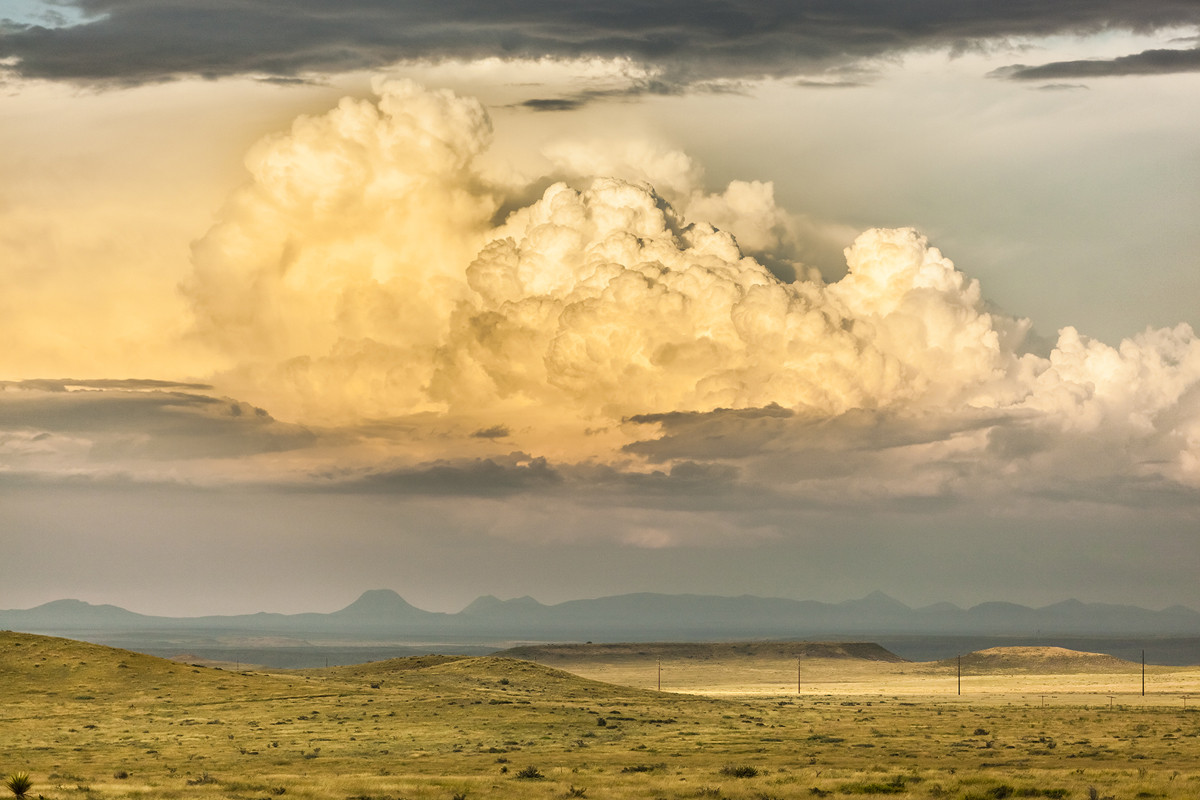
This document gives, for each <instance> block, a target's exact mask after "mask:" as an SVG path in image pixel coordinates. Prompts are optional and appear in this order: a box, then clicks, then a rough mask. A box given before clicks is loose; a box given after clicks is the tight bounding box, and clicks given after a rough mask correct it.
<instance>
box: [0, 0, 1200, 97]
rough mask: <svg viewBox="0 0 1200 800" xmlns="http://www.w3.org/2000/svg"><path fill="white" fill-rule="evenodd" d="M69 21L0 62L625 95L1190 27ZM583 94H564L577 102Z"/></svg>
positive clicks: (409, 16)
mask: <svg viewBox="0 0 1200 800" xmlns="http://www.w3.org/2000/svg"><path fill="white" fill-rule="evenodd" d="M73 5H74V7H75V8H77V9H78V12H79V16H81V17H82V19H81V20H80V21H79V24H75V25H71V26H67V27H44V26H40V25H33V24H20V25H12V26H9V27H8V28H7V29H5V30H0V59H8V60H9V63H11V64H13V65H14V66H13V67H12V68H13V69H14V70H15V71H16V72H17V73H18V74H20V75H23V76H26V77H33V78H49V79H52V80H69V81H76V82H84V83H116V84H136V83H147V82H155V81H162V80H170V79H173V78H177V77H180V76H202V77H204V78H219V77H223V76H229V75H260V76H266V77H269V78H276V79H277V78H304V77H306V76H308V75H311V74H313V73H329V72H338V71H347V70H359V69H371V68H379V67H383V66H386V65H388V64H392V63H395V62H397V61H399V60H404V59H429V60H440V59H445V58H463V59H471V58H479V57H485V56H499V57H503V58H539V57H542V56H552V57H566V58H574V57H581V56H582V57H586V56H599V57H604V58H611V57H623V58H631V59H635V60H637V61H638V62H641V63H644V64H648V65H652V66H653V67H654V73H655V75H656V78H655V79H654V81H653V82H650V83H646V82H639V83H638V84H636V85H635V87H634V90H635V91H650V92H658V93H663V92H670V91H674V90H677V88H678V87H680V86H687V85H692V84H695V83H697V82H706V81H711V80H713V79H722V78H725V79H727V78H734V79H737V78H746V77H750V78H754V77H761V76H765V75H775V76H795V75H802V74H810V75H817V76H819V77H823V76H825V75H826V74H827V71H828V70H829V69H831V68H838V67H844V66H846V65H861V64H863V63H870V62H872V61H877V60H879V59H881V58H885V57H892V56H895V55H898V54H901V53H904V52H906V51H913V50H928V49H934V48H940V49H946V50H952V51H958V52H961V51H963V50H966V49H969V48H972V47H979V46H982V45H984V44H986V43H988V42H993V41H998V40H1004V39H1022V38H1030V37H1044V36H1051V35H1061V34H1076V33H1095V32H1099V31H1105V30H1111V29H1121V30H1133V31H1149V30H1155V29H1159V28H1163V27H1168V26H1183V25H1194V24H1196V23H1197V22H1198V21H1200V12H1198V11H1197V9H1196V7H1195V5H1194V4H1190V3H1181V2H1177V0H1118V1H1117V2H1106V3H1098V2H1095V0H1060V2H1055V3H1040V4H1013V3H985V2H971V3H964V2H960V1H959V0H933V1H932V2H922V3H905V2H865V3H832V4H831V3H828V2H822V1H821V0H767V1H766V2H761V1H760V2H745V1H744V0H719V2H712V3H706V4H705V5H704V6H703V7H697V6H696V5H695V4H694V3H686V2H682V0H665V1H662V2H655V3H649V4H647V3H623V4H615V5H606V6H604V7H603V8H597V7H592V6H588V5H579V4H573V3H554V2H546V0H520V1H519V2H511V3H503V4H496V3H489V2H481V1H480V0H447V1H446V2H439V3H426V2H420V1H419V0H404V1H403V2H396V3H387V4H380V3H375V2H370V0H337V1H336V2H334V1H333V0H307V2H303V3H292V4H288V5H287V6H286V7H284V6H281V5H280V4H278V3H274V2H268V0H213V1H212V2H207V3H202V4H194V3H191V4H174V3H164V2H162V1H161V0H76V1H75V2H74V4H73ZM587 99H588V98H586V97H583V98H575V100H577V101H578V100H582V101H586V100H587Z"/></svg>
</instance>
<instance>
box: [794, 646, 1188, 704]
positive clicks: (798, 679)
mask: <svg viewBox="0 0 1200 800" xmlns="http://www.w3.org/2000/svg"><path fill="white" fill-rule="evenodd" d="M803 660H804V659H803V658H801V657H800V656H796V694H800V663H801V662H802V661H803ZM1184 705H1185V706H1186V705H1187V704H1186V703H1184Z"/></svg>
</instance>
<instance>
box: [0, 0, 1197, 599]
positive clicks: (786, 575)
mask: <svg viewBox="0 0 1200 800" xmlns="http://www.w3.org/2000/svg"><path fill="white" fill-rule="evenodd" d="M1198 100H1200V5H1197V4H1195V3H1190V2H1180V1H1179V0H1136V1H1135V0H1123V1H1120V0H1119V1H1117V2H1103V3H1102V2H1098V0H1066V1H1065V2H1055V3H1044V4H1038V3H1032V4H1031V3H1018V2H982V1H980V2H975V1H974V0H970V1H967V2H964V1H963V0H933V2H922V3H911V2H883V1H882V0H876V1H868V0H845V1H844V2H834V3H830V2H823V1H822V0H797V1H796V2H785V1H784V0H777V1H771V2H755V3H750V2H738V1H737V0H718V2H713V3H707V4H699V5H697V4H693V3H687V4H684V3H679V2H676V1H675V0H667V2H655V3H639V2H626V3H608V4H592V5H589V4H583V5H580V4H576V3H545V2H540V0H516V2H511V3H502V4H495V3H477V2H473V0H450V2H440V3H436V4H430V3H423V2H417V1H416V0H411V1H401V2H395V3H387V4H379V3H375V2H366V1H365V0H336V2H335V1H334V0H304V1H303V2H296V3H287V4H280V3H272V2H265V0H208V1H207V2H190V3H189V2H166V0H74V1H73V2H71V1H68V0H55V1H54V2H49V0H47V1H46V2H41V1H39V0H16V2H12V0H9V2H6V3H5V4H4V6H3V9H2V10H0V120H3V122H2V123H0V340H2V341H3V342H4V346H3V347H2V348H0V537H2V545H3V558H2V559H0V608H3V609H11V608H27V607H30V606H34V605H37V604H39V603H44V602H47V601H50V600H55V599H58V598H64V597H72V598H79V599H82V600H86V601H89V602H93V603H113V604H116V605H120V606H123V607H125V608H129V609H131V610H134V611H139V612H142V613H147V614H171V615H192V614H197V615H198V614H209V613H240V612H252V611H258V610H265V611H280V612H296V611H328V610H333V609H336V608H340V607H342V606H345V605H347V604H348V603H350V602H351V601H353V600H354V599H355V598H356V597H358V595H359V594H360V593H361V592H362V591H363V590H364V589H372V588H389V589H394V590H395V591H397V592H399V593H400V594H401V595H402V596H403V597H404V598H405V599H407V600H408V601H409V602H411V603H413V604H414V605H417V606H420V607H422V608H425V609H429V610H439V611H457V610H459V609H461V608H462V607H464V606H465V605H467V604H468V603H469V602H470V601H471V600H473V599H474V598H475V597H477V596H479V595H483V594H493V595H497V596H499V597H502V598H509V597H515V596H520V595H532V596H533V597H535V598H537V599H538V600H540V601H542V602H546V603H554V602H561V601H564V600H569V599H574V598H582V597H596V596H601V595H611V594H619V593H624V592H635V591H653V592H667V593H685V592H690V593H708V594H721V595H739V594H754V595H761V596H778V597H789V598H803V599H818V600H827V601H838V600H845V599H849V598H854V597H861V596H863V595H866V594H868V593H869V592H872V591H875V590H881V591H884V592H886V593H888V594H890V595H892V596H894V597H896V598H898V599H899V600H901V601H903V602H905V603H908V604H911V605H914V606H915V605H922V604H928V603H933V602H937V601H943V600H945V601H950V602H953V603H957V604H960V605H970V604H973V603H978V602H981V601H985V600H1009V601H1014V602H1020V603H1025V604H1028V605H1038V604H1048V603H1052V602H1055V601H1059V600H1063V599H1066V598H1070V597H1075V598H1078V599H1080V600H1084V601H1099V602H1118V603H1136V604H1139V605H1143V606H1147V607H1153V608H1161V607H1165V606H1170V605H1172V604H1183V605H1189V606H1192V607H1200V583H1197V581H1196V579H1195V578H1196V575H1197V574H1200V538H1198V537H1200V339H1198V338H1197V335H1196V332H1195V329H1196V328H1197V327H1200V257H1198V256H1197V253H1200V225H1198V224H1197V220H1200V102H1198Z"/></svg>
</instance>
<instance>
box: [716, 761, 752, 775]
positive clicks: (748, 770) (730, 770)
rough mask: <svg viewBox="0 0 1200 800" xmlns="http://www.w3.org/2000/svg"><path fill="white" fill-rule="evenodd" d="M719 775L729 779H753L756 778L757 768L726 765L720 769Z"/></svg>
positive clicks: (744, 765)
mask: <svg viewBox="0 0 1200 800" xmlns="http://www.w3.org/2000/svg"><path fill="white" fill-rule="evenodd" d="M721 774H722V775H726V776H728V777H730V778H755V777H757V776H758V767H751V766H749V765H747V764H742V765H740V766H739V765H736V764H726V765H725V766H723V767H721Z"/></svg>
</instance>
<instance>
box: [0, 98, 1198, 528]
mask: <svg viewBox="0 0 1200 800" xmlns="http://www.w3.org/2000/svg"><path fill="white" fill-rule="evenodd" d="M375 90H376V95H377V96H376V97H374V98H370V99H356V98H346V99H343V100H342V101H341V102H339V103H338V104H337V105H336V107H334V108H333V109H332V110H329V111H327V112H325V113H322V114H317V115H303V116H300V117H298V118H297V119H296V120H295V121H294V122H293V124H292V125H291V127H290V129H288V130H286V131H284V132H281V133H278V134H275V135H272V136H269V137H267V138H265V139H263V140H261V141H260V142H259V143H258V144H257V145H255V146H254V147H253V148H252V149H251V151H250V153H249V154H248V156H247V159H246V164H247V167H248V169H249V173H250V180H249V181H248V182H247V183H246V184H245V185H244V186H243V187H242V188H240V189H238V190H237V191H236V192H235V193H234V194H233V195H232V196H231V197H230V198H229V199H228V201H227V202H226V204H225V205H224V207H223V209H222V210H221V212H220V214H219V217H218V220H217V222H216V223H215V224H214V225H213V226H212V227H211V228H210V229H209V230H208V232H207V233H206V234H204V235H203V236H202V237H200V238H199V239H198V240H197V241H196V242H195V243H194V245H193V248H192V253H191V271H190V274H189V275H188V276H187V277H186V278H185V279H184V280H183V281H182V282H181V284H182V297H183V299H184V300H185V301H186V303H187V308H188V311H189V313H190V317H188V316H187V315H181V316H179V319H177V320H176V321H175V323H174V325H175V326H177V327H179V328H186V331H185V333H183V334H182V335H180V336H178V337H177V338H174V339H171V337H167V338H168V340H170V341H174V342H175V343H176V344H175V345H174V346H176V347H178V348H179V350H178V352H180V353H185V352H186V353H188V354H189V359H190V360H189V361H188V363H190V364H193V365H207V364H218V365H219V366H218V367H217V368H215V369H207V370H206V374H205V375H204V376H203V379H204V380H205V381H206V382H207V383H210V384H211V387H208V386H204V387H198V386H193V387H192V388H190V389H188V391H187V392H186V394H185V395H180V394H179V393H178V392H174V391H173V390H169V389H166V388H163V387H151V389H149V390H147V389H145V388H142V389H139V390H138V391H137V392H136V393H135V392H131V390H130V387H129V386H128V385H122V386H120V387H109V386H104V385H101V384H98V383H95V382H92V383H90V384H87V385H86V386H85V387H84V388H86V389H87V390H88V392H89V394H88V395H87V396H86V397H84V396H82V395H80V396H73V395H72V393H73V392H77V391H78V388H79V387H75V388H73V389H72V388H71V387H67V389H64V390H62V391H60V392H59V393H58V394H53V395H46V394H45V392H44V389H41V388H39V387H37V386H33V385H30V384H28V383H13V384H10V385H8V387H7V389H6V390H5V392H4V393H3V396H0V405H3V406H4V407H5V408H6V409H7V411H6V412H5V413H6V414H7V415H8V417H9V418H10V422H11V424H10V425H9V429H10V430H11V431H12V432H11V433H10V434H8V435H6V438H5V439H4V440H3V442H0V452H2V453H6V454H7V455H6V460H7V461H6V463H7V464H8V467H9V468H10V469H13V470H21V469H34V470H35V471H36V465H37V464H42V465H49V466H45V469H46V470H49V471H53V470H55V469H62V468H63V467H62V465H63V464H66V463H68V462H72V460H73V459H74V460H75V461H76V462H78V461H79V460H81V459H82V460H89V459H90V460H92V461H96V460H97V459H98V460H108V461H110V462H113V463H117V464H119V465H120V468H121V469H128V470H130V471H131V472H133V473H136V474H159V475H162V474H163V473H162V472H161V471H157V470H158V467H157V466H154V465H151V466H149V467H148V466H146V465H147V464H149V463H150V462H154V463H155V464H160V463H161V462H162V460H163V459H164V458H166V455H167V454H168V453H171V452H175V453H178V454H179V458H180V459H185V460H186V459H190V460H191V461H192V463H193V465H194V464H195V462H197V460H203V461H204V462H205V463H204V464H202V465H201V466H199V467H196V466H193V467H190V468H188V469H186V470H183V471H182V472H180V473H179V474H181V475H186V476H187V477H188V479H189V480H203V479H204V475H206V474H207V475H209V476H210V478H211V476H217V475H223V476H224V477H225V479H231V480H241V479H244V478H246V477H247V476H258V477H260V478H261V477H265V478H266V479H269V480H274V479H280V480H284V479H286V480H295V479H297V478H298V477H299V478H302V479H303V480H315V481H317V482H325V483H327V484H329V485H331V486H336V487H342V488H347V489H349V488H354V487H357V488H358V489H360V490H363V491H382V490H385V489H387V488H388V487H391V489H392V490H395V491H403V492H414V491H420V490H423V489H422V487H424V489H426V490H429V491H434V490H435V489H436V490H437V492H442V491H447V490H445V489H444V488H437V487H445V486H448V485H449V484H450V483H454V482H456V481H458V482H460V483H463V484H464V485H466V488H465V489H464V491H470V487H471V486H472V485H476V484H478V487H477V488H479V491H481V492H484V493H488V492H497V491H501V490H502V491H504V492H525V491H538V492H557V491H567V490H565V489H563V488H562V487H564V486H565V487H575V486H588V487H591V488H593V489H595V490H596V491H597V492H599V493H600V494H601V495H605V494H607V493H611V492H615V491H616V489H614V487H616V486H621V487H623V489H622V491H625V490H628V492H629V493H628V494H627V496H625V498H624V500H623V502H630V503H633V504H635V505H636V504H638V503H642V502H646V503H651V504H653V503H657V502H658V500H657V499H653V500H650V499H646V498H658V497H661V496H662V493H661V492H660V489H661V490H662V491H665V492H667V493H668V494H669V493H671V492H682V493H692V494H697V495H699V494H703V495H706V496H710V497H711V496H715V492H714V489H713V487H714V486H715V485H717V484H720V485H723V486H725V487H740V488H738V491H745V492H750V493H751V494H754V493H755V492H767V494H768V495H769V496H770V497H772V498H775V499H774V500H772V501H771V502H785V501H784V500H780V498H792V499H793V500H796V499H805V501H808V500H811V499H813V498H816V497H820V498H821V500H822V502H839V500H838V498H841V501H844V502H859V501H861V500H862V499H864V498H872V497H873V498H897V497H922V498H936V497H956V496H966V495H973V496H984V495H994V496H1001V495H1003V494H1005V493H1006V492H1010V491H1014V490H1015V491H1020V492H1026V493H1037V492H1040V491H1043V490H1044V489H1045V488H1046V486H1047V485H1049V484H1054V485H1059V486H1067V487H1068V488H1067V491H1068V492H1082V491H1083V490H1082V489H1080V488H1079V487H1081V486H1084V485H1086V487H1088V488H1087V492H1090V493H1091V494H1092V495H1097V494H1100V495H1106V496H1109V497H1118V496H1120V492H1119V491H1115V490H1114V489H1113V487H1116V486H1123V487H1126V488H1129V487H1134V489H1133V490H1135V491H1138V490H1140V489H1139V488H1138V487H1143V488H1144V487H1153V488H1155V490H1160V489H1161V488H1162V487H1173V488H1174V489H1179V490H1182V491H1190V490H1191V489H1194V488H1195V487H1197V486H1200V457H1198V452H1200V341H1198V340H1197V338H1196V336H1195V335H1194V333H1193V332H1192V330H1191V329H1190V328H1188V327H1187V326H1186V325H1181V326H1179V327H1177V328H1174V329H1169V330H1148V331H1147V332H1145V333H1144V334H1142V335H1140V336H1138V337H1134V338H1133V339H1130V340H1127V341H1125V342H1123V343H1121V344H1120V345H1119V346H1117V347H1111V346H1109V345H1106V344H1103V343H1101V342H1097V341H1093V340H1089V339H1087V338H1086V337H1083V336H1081V335H1080V334H1078V333H1077V332H1075V330H1074V329H1071V328H1067V329H1064V330H1063V331H1062V333H1061V335H1060V337H1059V339H1058V342H1057V344H1056V345H1055V346H1054V347H1053V348H1052V349H1051V352H1050V353H1049V355H1048V356H1047V357H1043V356H1040V355H1037V354H1034V353H1032V352H1029V349H1028V347H1027V345H1026V341H1025V340H1026V336H1027V334H1028V330H1029V325H1028V323H1027V322H1026V321H1024V320H1020V319H1015V318H1012V317H1008V316H1004V315H1002V314H998V313H996V312H995V311H993V310H992V309H991V308H990V307H989V306H988V305H987V303H986V302H985V299H984V297H983V292H982V290H981V287H980V285H979V284H978V282H976V281H974V280H972V279H970V278H968V277H967V276H966V275H965V274H964V273H963V272H962V271H960V270H959V269H958V268H956V266H955V265H954V264H953V263H952V262H951V261H950V260H949V259H948V258H946V257H945V256H944V255H943V254H942V253H941V252H940V251H939V250H938V249H937V248H935V247H933V246H931V245H930V244H929V242H928V241H927V240H926V238H925V237H924V236H922V235H921V234H919V233H918V232H916V231H914V230H912V229H908V228H901V229H871V230H868V231H866V232H863V233H861V234H860V235H858V236H857V238H855V239H854V242H853V244H852V245H851V246H850V247H849V248H847V249H846V250H845V262H846V266H845V273H844V275H841V276H840V277H836V279H834V278H832V277H830V278H823V277H822V275H821V274H820V272H819V271H817V270H816V269H813V268H812V267H811V266H810V265H808V264H806V263H805V259H804V254H805V252H806V248H809V247H811V246H812V243H813V242H814V241H815V240H822V238H824V239H825V240H826V243H827V241H828V240H830V239H832V238H835V237H836V236H838V235H841V232H840V231H834V230H832V229H830V228H827V227H823V226H822V225H820V224H817V223H814V222H812V221H809V220H805V219H804V218H802V217H798V216H796V215H793V214H790V213H788V212H787V211H786V210H785V209H783V208H781V207H780V206H779V205H778V204H777V203H776V200H775V195H774V187H773V186H772V184H771V183H769V182H766V181H732V182H730V183H729V184H727V185H726V186H724V187H722V188H719V189H718V190H716V191H713V190H710V189H709V188H708V187H706V185H705V176H704V171H703V168H702V167H701V165H699V164H697V163H696V162H695V161H693V160H692V159H691V158H689V157H688V156H686V155H685V154H683V153H680V152H677V151H673V150H670V149H669V148H664V147H661V146H656V145H651V144H649V143H646V142H642V141H637V140H628V141H625V142H622V143H613V142H611V141H609V142H580V141H573V142H571V141H561V142H558V143H557V144H555V145H554V146H552V147H551V148H549V149H548V151H547V152H546V156H547V162H546V163H547V164H548V165H549V166H548V167H547V169H546V172H545V174H543V175H537V176H526V177H525V178H522V179H518V178H515V177H512V176H515V175H517V174H518V172H517V171H516V170H511V169H505V168H503V166H502V165H498V164H497V163H496V161H495V160H494V159H493V160H489V159H490V158H491V156H490V154H489V152H488V148H489V143H490V140H491V135H492V128H491V125H492V123H491V121H490V119H489V115H488V114H487V113H486V111H485V110H484V108H483V106H482V105H481V104H480V103H479V102H477V101H476V100H473V99H470V98H466V97H461V96H458V95H455V94H453V93H451V92H448V91H436V90H427V89H424V88H422V87H420V86H418V85H416V84H413V83H410V82H399V81H397V82H377V84H376V86H375ZM501 176H506V177H501ZM821 246H822V247H823V246H825V244H822V245H821ZM793 277H794V279H793ZM161 346H166V345H160V347H161ZM197 354H198V355H197ZM68 390H69V391H68ZM147 391H149V392H150V394H147V393H146V392H147ZM37 392H42V394H37V395H36V396H35V394H36V393H37ZM63 392H66V393H63ZM31 398H32V400H31ZM181 398H185V399H181ZM231 398H236V399H231ZM33 401H38V402H44V403H49V404H50V406H52V407H54V408H57V409H61V414H59V415H58V416H56V417H55V418H54V419H48V420H46V419H41V418H40V417H37V415H33V416H30V413H31V412H29V408H30V403H31V402H33ZM113 403H116V404H120V403H125V404H133V405H130V406H129V407H130V408H135V407H136V409H139V410H138V412H137V413H138V414H143V415H145V414H149V415H151V416H149V417H146V419H149V420H152V421H153V422H154V424H153V425H151V426H150V427H148V428H147V429H146V430H145V431H142V432H140V433H139V432H138V431H135V430H133V429H130V428H129V427H128V426H126V427H124V428H121V429H120V430H115V429H105V428H104V426H103V425H100V424H99V423H97V424H94V425H92V426H90V427H89V426H82V427H78V426H77V427H76V428H72V427H71V426H70V425H67V424H65V423H64V422H63V420H64V419H66V417H67V416H69V415H70V413H72V410H73V409H74V410H75V411H77V412H78V413H80V414H94V413H96V411H97V409H101V408H105V409H106V408H109V407H110V405H111V404H113ZM245 409H262V412H261V414H258V413H257V412H255V413H252V414H247V413H243V412H244V411H245ZM201 412H203V413H201ZM135 416H136V415H135ZM138 418H141V417H138ZM39 419H41V422H39V421H38V420H39ZM197 420H203V425H199V423H198V422H197ZM43 423H44V424H43ZM184 423H187V424H184ZM39 426H40V427H39ZM201 428H203V430H201ZM204 431H208V432H209V433H208V434H207V435H215V434H214V433H213V432H217V431H219V436H220V438H219V442H220V443H221V446H220V447H216V446H213V447H207V448H205V447H200V446H198V445H196V446H193V445H189V444H187V443H186V441H185V440H186V438H187V436H189V435H193V434H194V435H196V436H200V435H201V434H202V433H204ZM40 433H47V434H51V433H52V434H53V436H51V438H49V439H47V438H45V437H43V438H39V435H40ZM139 436H140V437H141V438H140V439H139V438H138V437H139ZM241 436H247V437H250V438H248V439H247V440H246V442H245V443H244V444H243V445H240V446H234V445H233V444H232V442H233V441H234V440H236V439H237V438H238V437H241ZM214 441H218V440H216V439H214ZM218 462H219V463H221V464H223V465H224V466H220V467H217V466H211V465H215V464H217V463H218ZM139 464H140V465H141V466H139ZM235 464H236V466H235ZM30 465H35V466H30ZM601 466H603V467H604V468H605V469H607V470H613V471H612V472H596V471H595V470H596V469H598V468H599V467H601ZM156 471H157V472H156ZM656 471H659V472H661V483H650V484H637V486H638V487H642V488H644V487H645V486H655V487H658V488H656V489H655V490H654V491H653V492H649V493H645V494H639V492H641V491H642V488H638V489H637V491H634V489H633V487H634V486H635V485H634V484H623V483H621V482H620V480H618V479H617V478H615V477H614V476H620V475H631V474H635V473H636V474H641V475H651V474H654V473H655V472H656ZM697 474H702V475H703V476H704V480H703V481H701V482H699V483H698V482H697V480H696V479H695V475H697ZM689 476H691V477H689ZM701 485H702V488H697V487H700V486H701ZM431 487H432V488H431ZM435 493H436V492H435ZM747 496H749V495H747ZM754 496H756V497H761V495H754ZM638 497H642V498H643V499H642V500H638V499H637V498H638ZM726 500H728V502H730V503H733V502H734V501H733V500H731V499H729V498H728V497H726ZM651 538H653V537H651Z"/></svg>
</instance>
